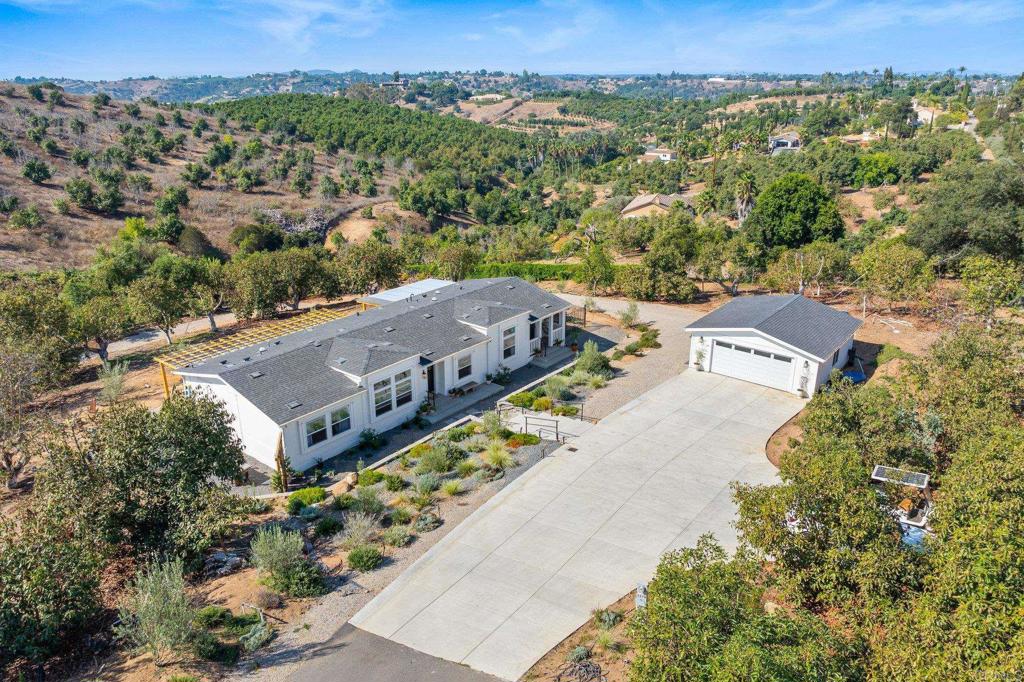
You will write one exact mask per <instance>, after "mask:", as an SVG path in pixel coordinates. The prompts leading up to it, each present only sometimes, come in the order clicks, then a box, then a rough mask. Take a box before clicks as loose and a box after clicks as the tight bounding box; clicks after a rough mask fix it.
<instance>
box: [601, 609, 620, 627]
mask: <svg viewBox="0 0 1024 682" xmlns="http://www.w3.org/2000/svg"><path fill="white" fill-rule="evenodd" d="M621 622H622V612H621V611H616V610H614V609H595V610H594V624H595V625H597V627H599V628H602V629H604V630H611V629H612V628H613V627H615V626H616V625H618V624H619V623H621Z"/></svg>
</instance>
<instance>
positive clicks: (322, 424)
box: [306, 416, 327, 448]
mask: <svg viewBox="0 0 1024 682" xmlns="http://www.w3.org/2000/svg"><path fill="white" fill-rule="evenodd" d="M325 440H327V418H326V417H322V416H321V417H317V418H316V419H310V420H309V421H308V422H306V447H307V448H311V447H313V446H314V445H316V444H317V443H323V442H324V441H325Z"/></svg>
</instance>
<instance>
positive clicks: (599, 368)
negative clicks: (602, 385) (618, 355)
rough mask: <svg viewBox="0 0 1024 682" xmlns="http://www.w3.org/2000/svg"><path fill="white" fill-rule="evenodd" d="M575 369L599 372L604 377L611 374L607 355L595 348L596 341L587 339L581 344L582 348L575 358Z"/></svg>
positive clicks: (608, 376)
mask: <svg viewBox="0 0 1024 682" xmlns="http://www.w3.org/2000/svg"><path fill="white" fill-rule="evenodd" d="M575 367H576V369H577V370H578V371H580V372H587V373H589V374H599V375H601V376H603V377H605V378H606V379H610V378H611V376H612V369H611V365H609V361H608V357H607V356H606V355H605V354H604V353H602V352H601V351H600V350H598V348H597V342H595V341H587V342H586V343H584V344H583V350H582V351H581V352H580V356H579V358H577V359H576V365H575Z"/></svg>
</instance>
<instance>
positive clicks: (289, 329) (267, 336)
mask: <svg viewBox="0 0 1024 682" xmlns="http://www.w3.org/2000/svg"><path fill="white" fill-rule="evenodd" d="M366 308H367V306H366V304H361V305H353V306H350V307H347V308H317V309H315V310H312V311H310V312H308V313H303V314H301V315H295V316H294V317H289V318H288V319H285V320H277V321H275V322H270V323H267V324H263V325H260V326H258V327H253V328H252V329H243V330H242V331H239V332H235V333H234V334H229V335H227V336H223V337H221V338H219V339H212V340H210V341H204V342H202V343H197V344H193V345H191V346H187V347H185V348H181V349H179V350H175V351H171V352H170V353H165V354H164V355H161V356H159V357H157V358H156V361H157V362H158V363H160V377H161V379H163V383H164V398H170V397H171V382H170V379H169V377H168V376H167V370H168V369H170V370H171V371H173V370H176V369H181V368H182V367H187V366H188V365H194V364H198V363H200V362H205V361H206V360H209V359H210V358H215V357H217V356H218V355H224V354H225V353H230V352H231V351H236V350H240V349H242V348H246V347H248V346H253V345H256V344H258V343H262V342H263V341H270V340H271V339H276V338H279V337H281V336H285V335H287V334H293V333H295V332H301V331H305V330H306V329H310V328H312V327H315V326H317V325H319V324H323V323H324V322H330V321H331V320H337V319H339V318H342V317H347V316H348V315H351V314H353V313H355V312H356V311H357V310H366Z"/></svg>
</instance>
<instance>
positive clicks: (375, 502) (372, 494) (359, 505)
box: [353, 488, 384, 516]
mask: <svg viewBox="0 0 1024 682" xmlns="http://www.w3.org/2000/svg"><path fill="white" fill-rule="evenodd" d="M353 508H354V509H358V510H359V511H361V512H362V513H364V514H369V515H371V516H373V515H377V514H380V513H382V512H383V511H384V502H382V501H381V499H380V494H379V493H378V492H377V489H376V488H359V489H358V490H357V491H356V501H355V504H354V505H353Z"/></svg>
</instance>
